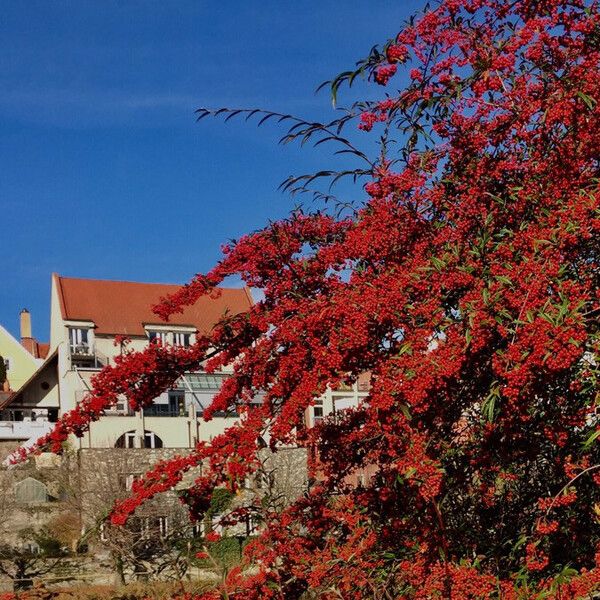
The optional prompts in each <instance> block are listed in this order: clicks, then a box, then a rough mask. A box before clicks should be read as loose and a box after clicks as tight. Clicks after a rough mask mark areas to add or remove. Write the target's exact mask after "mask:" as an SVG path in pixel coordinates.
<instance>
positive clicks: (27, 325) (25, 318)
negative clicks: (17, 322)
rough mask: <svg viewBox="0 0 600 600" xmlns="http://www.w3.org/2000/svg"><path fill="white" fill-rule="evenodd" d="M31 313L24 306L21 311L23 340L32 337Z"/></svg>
mask: <svg viewBox="0 0 600 600" xmlns="http://www.w3.org/2000/svg"><path fill="white" fill-rule="evenodd" d="M31 337H32V335H31V315H30V314H29V311H28V310H27V309H26V308H24V309H23V310H22V311H21V341H23V340H24V339H31Z"/></svg>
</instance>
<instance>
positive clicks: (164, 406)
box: [144, 391, 185, 417]
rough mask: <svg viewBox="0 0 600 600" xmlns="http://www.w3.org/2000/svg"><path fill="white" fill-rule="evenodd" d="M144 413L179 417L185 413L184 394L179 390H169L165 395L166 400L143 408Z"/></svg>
mask: <svg viewBox="0 0 600 600" xmlns="http://www.w3.org/2000/svg"><path fill="white" fill-rule="evenodd" d="M144 415H145V416H147V417H179V416H184V415H185V394H184V393H183V392H179V391H170V392H169V393H168V396H167V402H159V401H158V399H157V400H155V401H154V404H152V405H150V406H146V408H144Z"/></svg>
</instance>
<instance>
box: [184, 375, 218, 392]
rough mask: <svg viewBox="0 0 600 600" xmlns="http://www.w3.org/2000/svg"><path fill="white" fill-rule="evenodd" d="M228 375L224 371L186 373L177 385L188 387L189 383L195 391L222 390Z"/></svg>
mask: <svg viewBox="0 0 600 600" xmlns="http://www.w3.org/2000/svg"><path fill="white" fill-rule="evenodd" d="M226 377H227V375H225V374H222V373H186V374H185V375H184V376H183V377H182V379H180V380H179V382H178V383H177V387H179V388H183V389H187V388H188V385H189V387H190V388H191V389H192V390H194V391H203V390H220V389H221V384H222V383H223V380H224V379H225V378H226ZM183 379H185V381H183ZM186 382H187V385H186Z"/></svg>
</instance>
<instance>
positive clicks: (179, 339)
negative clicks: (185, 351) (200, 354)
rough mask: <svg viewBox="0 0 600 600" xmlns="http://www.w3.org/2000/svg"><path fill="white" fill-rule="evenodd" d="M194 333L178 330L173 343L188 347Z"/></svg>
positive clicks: (174, 334)
mask: <svg viewBox="0 0 600 600" xmlns="http://www.w3.org/2000/svg"><path fill="white" fill-rule="evenodd" d="M191 340H192V335H191V334H190V333H182V332H180V331H176V332H175V333H173V344H174V345H175V346H183V347H185V348H187V347H188V346H189V345H190V344H191Z"/></svg>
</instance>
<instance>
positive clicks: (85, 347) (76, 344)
mask: <svg viewBox="0 0 600 600" xmlns="http://www.w3.org/2000/svg"><path fill="white" fill-rule="evenodd" d="M69 347H70V349H71V355H72V356H90V355H91V354H93V352H92V346H91V335H90V329H89V328H88V327H69Z"/></svg>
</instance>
